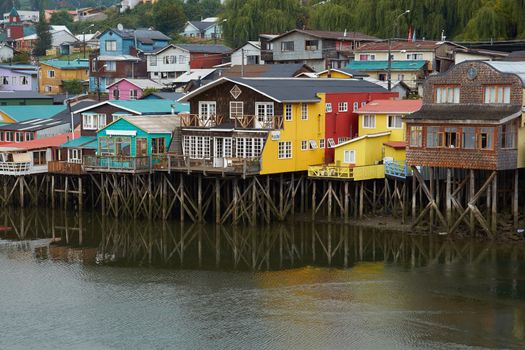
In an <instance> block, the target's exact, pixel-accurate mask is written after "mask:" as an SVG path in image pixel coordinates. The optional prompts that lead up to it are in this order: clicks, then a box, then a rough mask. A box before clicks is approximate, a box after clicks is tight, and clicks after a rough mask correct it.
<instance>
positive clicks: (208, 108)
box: [199, 101, 217, 121]
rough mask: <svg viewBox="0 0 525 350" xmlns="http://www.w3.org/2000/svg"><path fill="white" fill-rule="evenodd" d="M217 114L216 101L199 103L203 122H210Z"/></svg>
mask: <svg viewBox="0 0 525 350" xmlns="http://www.w3.org/2000/svg"><path fill="white" fill-rule="evenodd" d="M216 112H217V104H216V102H215V101H199V117H200V119H201V120H202V121H209V120H211V119H212V117H214V116H215V113H216Z"/></svg>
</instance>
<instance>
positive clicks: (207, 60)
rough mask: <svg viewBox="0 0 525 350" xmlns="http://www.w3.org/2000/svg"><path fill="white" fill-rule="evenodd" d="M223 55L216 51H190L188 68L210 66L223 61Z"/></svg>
mask: <svg viewBox="0 0 525 350" xmlns="http://www.w3.org/2000/svg"><path fill="white" fill-rule="evenodd" d="M223 58H224V55H221V54H217V53H191V54H190V69H200V68H212V67H213V66H216V65H218V64H221V63H223V62H222V60H223Z"/></svg>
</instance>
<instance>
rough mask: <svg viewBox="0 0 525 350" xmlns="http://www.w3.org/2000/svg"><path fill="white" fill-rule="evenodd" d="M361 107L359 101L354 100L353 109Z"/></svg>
mask: <svg viewBox="0 0 525 350" xmlns="http://www.w3.org/2000/svg"><path fill="white" fill-rule="evenodd" d="M358 108H359V102H354V109H353V111H354V112H355V111H357V109H358Z"/></svg>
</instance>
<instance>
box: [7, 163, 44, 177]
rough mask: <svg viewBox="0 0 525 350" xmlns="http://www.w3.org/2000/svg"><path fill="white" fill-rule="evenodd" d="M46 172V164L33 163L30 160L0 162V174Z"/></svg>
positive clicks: (17, 174)
mask: <svg viewBox="0 0 525 350" xmlns="http://www.w3.org/2000/svg"><path fill="white" fill-rule="evenodd" d="M46 172H47V164H43V165H33V164H32V163H31V162H0V175H14V176H19V175H29V174H39V173H46Z"/></svg>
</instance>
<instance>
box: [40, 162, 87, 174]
mask: <svg viewBox="0 0 525 350" xmlns="http://www.w3.org/2000/svg"><path fill="white" fill-rule="evenodd" d="M47 168H48V171H49V172H50V173H58V174H72V175H80V174H82V173H83V171H82V163H79V162H74V163H72V162H65V161H58V160H55V161H51V162H48V163H47Z"/></svg>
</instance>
